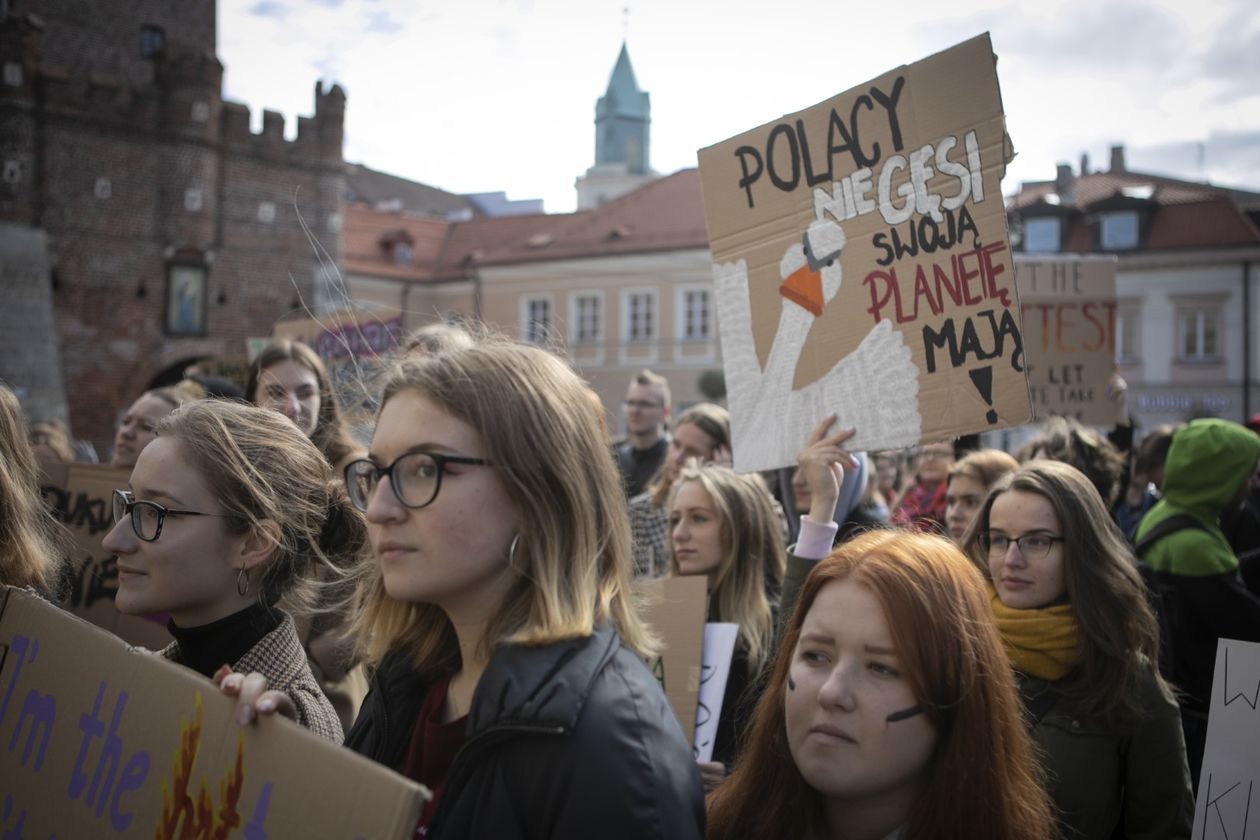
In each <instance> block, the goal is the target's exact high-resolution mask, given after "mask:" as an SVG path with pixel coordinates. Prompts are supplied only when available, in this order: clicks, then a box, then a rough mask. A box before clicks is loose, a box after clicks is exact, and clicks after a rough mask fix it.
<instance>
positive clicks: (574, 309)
mask: <svg viewBox="0 0 1260 840" xmlns="http://www.w3.org/2000/svg"><path fill="white" fill-rule="evenodd" d="M585 301H594V302H595V321H594V324H593V325H590V326H591V327H592V331H591V332H590V333H589V334H584V330H583V327H584V326H588V324H587V323H586V321H587V320H589V318H584V315H587V313H584V312H583V311H582V306H583V302H585ZM604 311H605V309H604V293H603V292H602V291H582V292H570V293H569V344H570V345H572V346H574V347H588V348H589V347H595V346H597V345H599V344H600V343H601V342H602V341H603V340H604Z"/></svg>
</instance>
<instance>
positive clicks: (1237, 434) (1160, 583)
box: [1137, 420, 1260, 713]
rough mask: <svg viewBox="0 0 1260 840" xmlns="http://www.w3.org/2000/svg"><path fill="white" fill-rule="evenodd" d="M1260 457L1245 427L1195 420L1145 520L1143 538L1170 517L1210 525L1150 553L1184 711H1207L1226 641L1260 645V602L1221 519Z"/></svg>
mask: <svg viewBox="0 0 1260 840" xmlns="http://www.w3.org/2000/svg"><path fill="white" fill-rule="evenodd" d="M1257 459H1260V437H1257V436H1256V435H1255V434H1254V433H1252V432H1251V431H1249V430H1248V429H1246V428H1245V427H1243V426H1240V425H1238V424H1237V423H1230V422H1228V421H1225V420H1195V421H1193V422H1191V423H1189V424H1188V425H1186V426H1185V427H1184V428H1182V429H1179V430H1178V431H1177V433H1176V434H1175V435H1174V436H1173V442H1172V447H1171V448H1170V449H1169V450H1168V460H1167V462H1166V463H1165V465H1164V498H1163V499H1161V500H1160V501H1159V503H1158V504H1156V505H1155V507H1153V508H1151V510H1150V512H1148V513H1147V514H1146V516H1144V517H1143V518H1142V522H1141V524H1139V525H1138V530H1137V541H1138V542H1139V543H1140V542H1141V540H1142V537H1144V536H1145V535H1146V534H1148V533H1149V532H1150V531H1151V530H1152V529H1153V528H1155V526H1157V525H1158V524H1159V523H1160V522H1163V521H1164V520H1165V519H1167V518H1169V517H1170V516H1175V515H1178V514H1189V515H1190V516H1193V517H1194V518H1195V519H1196V520H1198V522H1199V523H1200V524H1201V525H1202V526H1203V527H1202V528H1194V527H1187V528H1182V529H1181V530H1178V531H1174V532H1172V533H1170V534H1168V535H1167V536H1164V537H1163V538H1161V539H1159V540H1158V541H1157V542H1155V543H1154V544H1153V545H1151V546H1150V547H1149V548H1147V549H1146V550H1145V551H1144V552H1143V553H1142V560H1143V561H1144V562H1145V563H1146V564H1147V565H1148V566H1150V568H1151V570H1152V571H1153V572H1154V585H1155V587H1156V591H1157V592H1158V593H1159V602H1160V613H1161V618H1162V619H1163V621H1164V626H1165V628H1166V630H1167V636H1166V638H1165V639H1164V642H1165V645H1166V654H1167V657H1168V660H1170V661H1166V662H1165V663H1164V664H1165V668H1167V669H1169V670H1171V674H1165V676H1168V677H1170V678H1171V680H1172V682H1173V683H1175V684H1176V685H1177V686H1178V687H1179V688H1180V689H1181V690H1182V691H1183V692H1184V695H1183V698H1182V708H1183V710H1187V711H1193V712H1197V713H1205V712H1206V711H1207V707H1208V699H1209V697H1210V695H1211V691H1212V675H1213V669H1214V663H1215V662H1216V643H1217V640H1218V639H1221V638H1225V639H1238V640H1240V641H1245V642H1260V598H1257V597H1256V596H1255V595H1253V594H1252V593H1251V592H1249V591H1248V590H1247V587H1246V586H1244V585H1243V581H1242V578H1241V577H1240V575H1239V573H1238V558H1237V557H1236V556H1234V552H1233V549H1231V548H1230V546H1229V542H1228V541H1227V540H1226V539H1225V535H1224V534H1223V533H1221V529H1220V526H1219V524H1218V518H1219V516H1220V514H1221V511H1223V510H1224V509H1225V508H1226V507H1227V506H1228V505H1229V504H1231V503H1232V502H1233V501H1234V499H1236V498H1238V494H1239V491H1240V490H1241V489H1242V487H1243V484H1244V483H1245V482H1246V481H1247V480H1248V479H1249V478H1250V476H1251V474H1252V471H1253V470H1255V468H1256V461H1257Z"/></svg>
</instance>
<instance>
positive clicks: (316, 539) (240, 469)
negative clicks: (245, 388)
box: [104, 400, 367, 740]
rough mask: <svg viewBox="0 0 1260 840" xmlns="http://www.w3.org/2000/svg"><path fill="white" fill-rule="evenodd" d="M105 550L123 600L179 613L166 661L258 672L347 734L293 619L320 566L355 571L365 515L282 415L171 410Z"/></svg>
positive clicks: (208, 670)
mask: <svg viewBox="0 0 1260 840" xmlns="http://www.w3.org/2000/svg"><path fill="white" fill-rule="evenodd" d="M114 519H115V525H114V527H113V529H112V530H111V531H110V532H109V533H108V534H106V536H105V540H104V546H105V548H106V549H108V550H110V551H112V552H114V553H115V554H117V557H118V592H117V595H116V596H115V599H114V603H115V604H116V605H117V607H118V610H119V611H120V612H123V613H126V614H128V615H139V614H147V613H167V614H169V615H170V621H169V623H168V625H167V627H168V629H170V631H171V635H172V636H174V637H175V641H174V642H172V643H171V644H170V645H168V646H167V647H166V649H165V650H163V651H162V655H163V656H165V657H166V658H168V659H172V660H174V661H176V662H178V663H180V664H182V665H185V666H187V667H188V668H191V669H192V670H195V671H197V672H199V673H201V674H202V675H204V676H206V677H211V676H213V675H214V674H216V673H218V672H220V671H222V670H223V669H224V668H225V667H228V668H232V669H236V670H246V671H258V672H260V673H261V674H263V675H264V676H265V677H266V678H267V680H268V682H269V683H270V684H271V685H272V686H274V687H275V688H276V689H277V690H278V691H279V692H281V693H283V696H284V697H285V698H286V701H287V702H288V703H289V705H290V707H291V708H292V709H293V711H294V715H293V716H294V718H295V719H296V720H297V722H298V723H300V724H301V725H303V726H305V727H307V728H308V729H310V730H312V731H314V732H315V733H317V734H319V735H322V736H323V737H325V738H329V739H332V740H341V738H342V728H341V724H340V722H339V721H338V719H337V716H336V713H335V712H334V711H333V708H332V706H331V704H330V703H329V702H328V700H327V698H326V697H325V696H324V694H323V693H322V691H321V690H320V688H319V686H318V685H317V684H316V682H315V679H314V676H313V675H312V674H311V671H310V669H309V668H308V667H307V664H306V656H305V655H304V653H303V651H302V646H301V644H300V643H299V641H298V636H297V631H296V629H295V627H294V624H293V619H292V618H291V617H290V616H289V614H288V613H286V612H285V611H284V610H282V609H280V608H279V607H278V604H279V603H280V599H281V598H282V597H284V598H286V600H287V602H288V603H299V604H300V603H303V602H304V601H306V600H308V599H307V598H304V597H303V596H305V595H308V594H309V593H308V591H307V590H308V588H309V585H308V584H307V581H308V580H309V579H310V578H311V577H312V576H313V572H312V570H313V569H314V568H325V569H328V570H329V571H330V573H331V575H332V576H333V577H338V576H344V575H346V574H348V573H349V572H350V571H352V570H353V568H354V566H355V565H356V564H357V562H358V560H359V558H360V555H361V553H362V552H363V550H364V549H365V548H366V538H367V532H366V528H365V525H364V522H363V518H362V517H361V516H360V515H359V513H358V511H356V510H355V509H354V507H353V505H352V504H351V502H350V499H349V498H348V497H347V496H346V491H345V488H344V487H342V485H341V482H340V481H338V480H336V479H335V478H334V477H333V474H332V470H331V468H330V467H329V466H328V462H327V461H325V460H324V456H323V455H322V454H321V453H320V451H319V450H318V449H316V448H315V446H314V445H313V444H312V443H311V442H310V440H308V439H307V438H306V436H305V435H303V434H302V433H301V432H300V431H298V430H297V429H296V428H294V426H293V424H292V423H290V422H288V421H287V420H285V419H284V418H282V417H280V416H279V415H278V414H276V413H275V412H273V411H268V410H265V409H261V408H257V407H254V406H249V405H244V404H242V403H235V402H227V401H222V400H201V401H197V402H193V403H189V404H188V405H186V406H183V407H182V408H180V409H178V410H176V411H174V412H172V413H171V414H170V415H169V416H168V417H166V418H165V419H164V420H162V421H161V422H160V423H159V424H158V427H157V435H156V438H155V439H154V441H153V442H152V443H150V444H149V445H148V446H147V447H145V449H144V450H143V451H142V452H141V453H140V457H139V458H138V459H137V461H136V466H135V468H134V469H133V470H132V473H131V481H130V489H129V490H117V491H115V493H114Z"/></svg>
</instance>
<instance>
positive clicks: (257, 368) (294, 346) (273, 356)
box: [245, 338, 362, 467]
mask: <svg viewBox="0 0 1260 840" xmlns="http://www.w3.org/2000/svg"><path fill="white" fill-rule="evenodd" d="M284 361H290V362H294V363H295V364H299V365H301V366H302V367H304V368H306V369H307V370H309V371H310V372H311V373H313V374H315V381H316V382H317V383H318V385H319V413H318V414H317V415H316V416H315V431H313V432H311V441H312V442H314V444H315V445H316V446H318V447H319V451H320V452H322V453H324V457H325V458H327V459H328V463H329V464H331V465H332V466H333V467H337V466H338V465H340V464H341V462H342V461H344V460H345V459H346V458H347V457H349V456H350V455H351V454H353V453H355V452H359V451H361V450H362V447H360V446H359V445H358V444H357V443H355V442H354V438H352V437H350V431H349V429H347V427H346V421H345V419H344V418H343V417H342V416H341V404H340V403H339V402H338V400H337V395H336V394H335V393H334V392H333V387H332V379H331V378H330V377H329V376H328V368H326V367H324V363H323V361H322V360H321V359H320V358H319V356H318V355H316V354H315V351H314V350H312V349H311V348H310V347H307V346H306V345H305V344H303V343H302V342H300V341H291V340H289V339H287V338H283V339H276V340H275V341H272V342H270V343H268V344H267V346H265V347H263V349H262V350H261V351H259V353H258V355H257V356H255V357H254V361H252V362H250V363H249V376H248V377H247V378H246V380H245V398H246V399H247V400H249V401H250V402H252V403H254V404H255V405H257V404H258V393H257V392H258V380H259V379H260V378H261V377H262V372H263V371H264V370H266V369H267V368H269V367H271V366H272V365H277V364H279V363H280V362H284Z"/></svg>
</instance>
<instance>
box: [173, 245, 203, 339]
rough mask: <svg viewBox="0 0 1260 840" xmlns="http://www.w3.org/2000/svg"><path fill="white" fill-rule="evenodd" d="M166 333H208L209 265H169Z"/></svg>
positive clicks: (189, 263) (186, 263)
mask: <svg viewBox="0 0 1260 840" xmlns="http://www.w3.org/2000/svg"><path fill="white" fill-rule="evenodd" d="M166 331H167V332H168V333H170V334H171V335H204V334H205V332H206V265H205V263H202V262H197V263H194V262H180V263H171V264H169V265H168V266H167V269H166Z"/></svg>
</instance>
